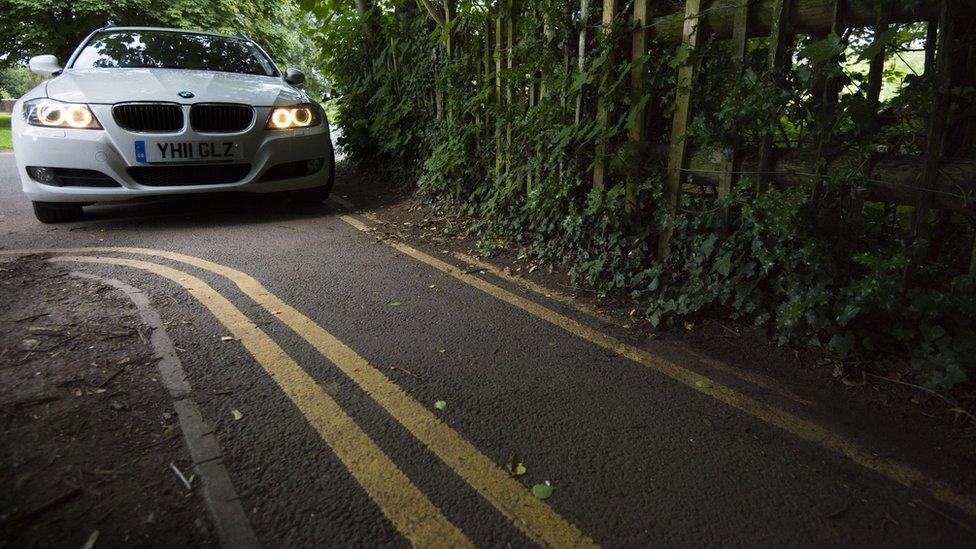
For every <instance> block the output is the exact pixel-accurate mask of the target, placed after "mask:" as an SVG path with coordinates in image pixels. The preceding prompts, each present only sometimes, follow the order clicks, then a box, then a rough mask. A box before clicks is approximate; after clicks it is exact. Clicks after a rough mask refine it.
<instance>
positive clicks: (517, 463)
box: [505, 451, 527, 477]
mask: <svg viewBox="0 0 976 549" xmlns="http://www.w3.org/2000/svg"><path fill="white" fill-rule="evenodd" d="M505 469H507V470H508V474H510V475H512V476H513V477H520V476H522V475H524V474H525V472H526V470H527V469H526V468H525V464H524V463H522V460H521V459H520V458H519V456H518V454H516V453H515V452H514V451H512V452H511V453H509V454H508V460H506V461H505Z"/></svg>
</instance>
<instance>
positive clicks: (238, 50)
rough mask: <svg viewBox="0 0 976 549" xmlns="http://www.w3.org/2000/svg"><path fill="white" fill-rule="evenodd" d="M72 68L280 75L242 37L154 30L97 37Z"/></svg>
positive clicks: (264, 57) (115, 31)
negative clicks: (178, 70) (151, 69)
mask: <svg viewBox="0 0 976 549" xmlns="http://www.w3.org/2000/svg"><path fill="white" fill-rule="evenodd" d="M72 67H73V68H76V69H104V68H140V67H141V68H154V69H191V70H202V71H220V72H237V73H244V74H257V75H261V76H278V71H276V70H275V68H274V65H273V64H271V61H270V60H269V59H268V58H267V56H266V55H264V53H263V52H261V50H260V49H259V48H258V47H257V46H255V45H254V44H252V43H251V42H250V41H248V40H244V39H243V38H233V37H229V36H214V35H211V34H192V33H183V32H172V31H151V30H150V31H146V30H142V31H122V30H113V31H106V32H102V33H99V34H96V35H95V36H93V37H92V39H91V40H89V41H88V43H87V44H86V45H85V48H84V49H83V50H81V53H80V54H78V57H77V59H75V62H74V63H73V64H72Z"/></svg>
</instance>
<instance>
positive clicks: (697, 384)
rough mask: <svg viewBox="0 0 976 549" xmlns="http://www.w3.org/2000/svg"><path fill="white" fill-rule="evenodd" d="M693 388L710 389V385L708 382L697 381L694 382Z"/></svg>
mask: <svg viewBox="0 0 976 549" xmlns="http://www.w3.org/2000/svg"><path fill="white" fill-rule="evenodd" d="M695 387H698V388H699V389H711V388H712V384H711V383H710V382H708V381H705V380H702V379H699V380H698V381H696V382H695Z"/></svg>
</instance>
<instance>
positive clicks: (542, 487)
mask: <svg viewBox="0 0 976 549" xmlns="http://www.w3.org/2000/svg"><path fill="white" fill-rule="evenodd" d="M532 495H533V496H535V497H537V498H539V499H549V496H551V495H552V486H550V485H549V481H548V480H547V481H546V482H545V483H544V484H536V485H535V486H533V487H532Z"/></svg>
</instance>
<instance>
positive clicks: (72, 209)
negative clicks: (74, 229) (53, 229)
mask: <svg viewBox="0 0 976 549" xmlns="http://www.w3.org/2000/svg"><path fill="white" fill-rule="evenodd" d="M32 204H33V205H34V217H36V218H37V220H38V221H40V222H41V223H66V222H68V221H78V220H79V219H81V218H82V217H84V210H82V206H81V204H72V203H64V202H32Z"/></svg>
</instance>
